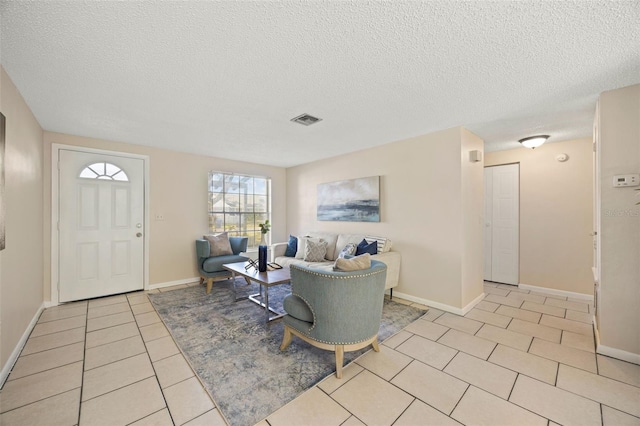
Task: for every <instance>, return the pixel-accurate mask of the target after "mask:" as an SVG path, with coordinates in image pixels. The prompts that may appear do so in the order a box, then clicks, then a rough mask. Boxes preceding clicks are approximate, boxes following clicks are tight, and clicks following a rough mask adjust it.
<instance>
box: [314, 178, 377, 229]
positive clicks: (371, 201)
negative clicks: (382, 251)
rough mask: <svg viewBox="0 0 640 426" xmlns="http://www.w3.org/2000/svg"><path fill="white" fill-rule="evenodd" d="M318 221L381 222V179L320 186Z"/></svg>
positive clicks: (352, 180) (365, 179)
mask: <svg viewBox="0 0 640 426" xmlns="http://www.w3.org/2000/svg"><path fill="white" fill-rule="evenodd" d="M318 220H322V221H344V222H380V176H371V177H366V178H359V179H350V180H341V181H337V182H329V183H321V184H319V185H318Z"/></svg>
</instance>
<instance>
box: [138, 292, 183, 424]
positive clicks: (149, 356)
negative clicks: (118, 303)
mask: <svg viewBox="0 0 640 426" xmlns="http://www.w3.org/2000/svg"><path fill="white" fill-rule="evenodd" d="M143 294H144V293H143ZM145 295H146V294H145ZM147 299H148V298H147ZM127 303H129V309H131V303H130V302H129V299H128V298H127ZM152 305H153V304H152ZM154 312H155V308H154ZM131 313H132V314H133V310H131ZM133 321H134V323H135V325H136V328H137V329H138V335H139V336H140V338H141V339H142V344H143V345H144V349H145V353H146V354H147V358H148V359H149V363H150V364H151V369H152V370H153V377H154V379H156V383H157V384H158V388H159V389H160V393H161V394H162V400H163V401H164V406H165V407H166V409H167V413H169V417H170V418H171V422H172V423H173V424H174V425H175V424H176V422H175V420H174V418H173V414H172V413H171V409H170V408H169V402H168V401H167V397H166V396H165V394H164V389H162V385H161V384H160V379H158V373H157V371H156V366H155V364H154V362H153V360H152V359H151V354H149V347H148V346H147V342H145V340H144V338H143V337H142V332H140V325H139V324H138V321H137V319H136V316H135V315H133ZM149 325H151V324H149ZM155 340H158V339H155ZM163 359H164V358H163ZM158 361H159V360H158ZM138 420H141V419H138ZM138 420H136V421H138ZM189 421H191V419H190V420H189Z"/></svg>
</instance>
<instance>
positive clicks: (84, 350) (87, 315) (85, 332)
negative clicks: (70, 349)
mask: <svg viewBox="0 0 640 426" xmlns="http://www.w3.org/2000/svg"><path fill="white" fill-rule="evenodd" d="M85 315H86V317H85V325H84V348H83V351H82V370H81V374H82V378H81V380H80V398H79V400H78V423H77V424H78V425H80V416H81V415H82V394H83V393H84V366H85V362H86V359H87V329H88V325H89V302H87V306H86V314H85Z"/></svg>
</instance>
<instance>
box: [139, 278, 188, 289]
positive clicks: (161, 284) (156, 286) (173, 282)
mask: <svg viewBox="0 0 640 426" xmlns="http://www.w3.org/2000/svg"><path fill="white" fill-rule="evenodd" d="M199 281H200V277H195V278H185V279H183V280H177V281H167V282H164V283H158V284H150V285H149V290H155V289H157V288H165V287H173V286H174V285H180V284H191V283H196V282H199Z"/></svg>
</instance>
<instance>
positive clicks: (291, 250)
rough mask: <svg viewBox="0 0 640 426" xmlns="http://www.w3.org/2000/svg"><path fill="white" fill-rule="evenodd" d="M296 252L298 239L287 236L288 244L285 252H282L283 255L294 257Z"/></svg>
mask: <svg viewBox="0 0 640 426" xmlns="http://www.w3.org/2000/svg"><path fill="white" fill-rule="evenodd" d="M297 251H298V238H296V237H294V236H293V235H289V242H288V243H287V250H286V251H285V252H284V255H285V256H287V257H296V252H297Z"/></svg>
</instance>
